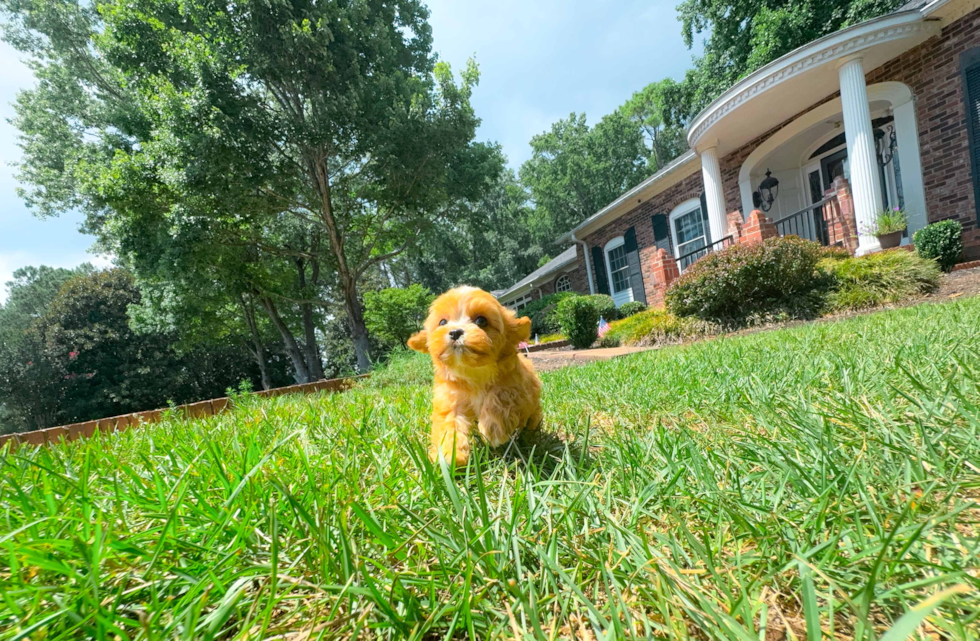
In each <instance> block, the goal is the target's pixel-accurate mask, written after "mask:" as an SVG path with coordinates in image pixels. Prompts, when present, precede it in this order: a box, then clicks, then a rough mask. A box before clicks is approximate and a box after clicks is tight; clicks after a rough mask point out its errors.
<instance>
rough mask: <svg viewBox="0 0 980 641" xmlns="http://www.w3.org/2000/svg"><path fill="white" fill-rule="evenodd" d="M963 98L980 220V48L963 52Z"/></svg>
mask: <svg viewBox="0 0 980 641" xmlns="http://www.w3.org/2000/svg"><path fill="white" fill-rule="evenodd" d="M962 60H963V85H964V86H963V99H964V100H965V101H966V125H967V126H966V129H967V137H968V139H969V141H970V164H971V165H972V168H971V169H972V172H971V173H972V174H973V196H974V204H975V207H976V209H977V220H978V221H980V49H972V50H970V51H967V52H966V53H964V54H963V59H962Z"/></svg>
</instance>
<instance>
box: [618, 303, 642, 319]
mask: <svg viewBox="0 0 980 641" xmlns="http://www.w3.org/2000/svg"><path fill="white" fill-rule="evenodd" d="M646 308H647V306H646V305H644V304H643V303H641V302H640V301H638V300H635V301H633V302H630V303H626V304H625V305H622V306H621V307H620V308H619V317H620V318H629V317H630V316H633V315H634V314H639V313H640V312H642V311H646Z"/></svg>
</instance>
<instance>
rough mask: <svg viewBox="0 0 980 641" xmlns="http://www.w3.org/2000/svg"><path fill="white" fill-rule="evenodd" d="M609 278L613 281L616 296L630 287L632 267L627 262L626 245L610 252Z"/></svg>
mask: <svg viewBox="0 0 980 641" xmlns="http://www.w3.org/2000/svg"><path fill="white" fill-rule="evenodd" d="M608 255H609V278H610V280H611V281H612V290H613V293H614V294H618V293H619V292H621V291H624V290H626V289H627V288H629V286H630V266H629V262H628V261H627V260H626V245H620V246H619V247H614V248H613V249H610V250H608Z"/></svg>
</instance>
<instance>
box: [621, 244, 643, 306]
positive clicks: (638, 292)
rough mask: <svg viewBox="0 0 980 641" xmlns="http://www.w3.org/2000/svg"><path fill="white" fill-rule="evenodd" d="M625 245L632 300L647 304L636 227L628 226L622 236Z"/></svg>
mask: <svg viewBox="0 0 980 641" xmlns="http://www.w3.org/2000/svg"><path fill="white" fill-rule="evenodd" d="M623 240H624V241H625V242H624V245H625V246H626V262H627V263H628V264H629V267H630V288H631V289H632V290H633V300H635V301H639V302H641V303H643V304H644V305H646V304H647V295H646V291H644V289H643V271H642V270H641V268H640V251H639V247H638V246H637V244H636V229H635V228H634V227H630V228H629V229H627V230H626V234H624V236H623Z"/></svg>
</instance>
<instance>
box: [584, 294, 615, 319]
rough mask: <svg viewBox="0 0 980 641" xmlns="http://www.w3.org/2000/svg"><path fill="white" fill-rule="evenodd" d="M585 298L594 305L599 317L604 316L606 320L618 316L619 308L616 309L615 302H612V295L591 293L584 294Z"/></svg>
mask: <svg viewBox="0 0 980 641" xmlns="http://www.w3.org/2000/svg"><path fill="white" fill-rule="evenodd" d="M585 299H586V300H588V301H589V304H590V305H592V306H593V307H595V310H596V311H597V312H598V313H599V317H600V318H605V319H606V320H607V321H614V320H616V319H618V318H619V310H617V309H616V303H614V302H613V299H612V296H609V295H608V294H593V295H592V296H585Z"/></svg>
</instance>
